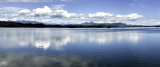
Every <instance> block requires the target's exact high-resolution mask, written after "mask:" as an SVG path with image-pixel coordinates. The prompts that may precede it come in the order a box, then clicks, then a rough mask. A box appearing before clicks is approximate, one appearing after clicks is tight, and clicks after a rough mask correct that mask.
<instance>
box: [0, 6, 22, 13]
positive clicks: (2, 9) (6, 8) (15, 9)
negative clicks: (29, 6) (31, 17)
mask: <svg viewBox="0 0 160 67" xmlns="http://www.w3.org/2000/svg"><path fill="white" fill-rule="evenodd" d="M23 9H24V8H18V7H1V8H0V10H1V11H14V12H15V11H19V10H23Z"/></svg>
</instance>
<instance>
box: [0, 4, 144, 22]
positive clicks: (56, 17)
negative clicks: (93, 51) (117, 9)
mask: <svg viewBox="0 0 160 67" xmlns="http://www.w3.org/2000/svg"><path fill="white" fill-rule="evenodd" d="M60 6H64V5H60ZM60 8H61V7H57V9H56V10H54V9H51V8H50V7H48V6H44V8H36V9H33V10H29V9H21V10H20V11H18V12H15V13H14V14H12V15H11V14H7V15H6V16H9V15H10V17H15V16H16V17H18V16H20V17H24V18H25V19H26V17H34V18H39V20H40V21H41V22H50V23H52V22H55V23H83V22H86V21H91V20H92V21H95V22H97V23H104V22H105V23H117V22H122V23H129V22H134V21H137V20H138V19H143V18H145V17H144V16H143V15H139V14H137V13H132V14H129V15H117V14H112V13H105V12H97V13H92V14H77V13H69V12H68V11H66V10H62V9H60ZM0 15H5V14H0ZM42 20H45V21H42Z"/></svg>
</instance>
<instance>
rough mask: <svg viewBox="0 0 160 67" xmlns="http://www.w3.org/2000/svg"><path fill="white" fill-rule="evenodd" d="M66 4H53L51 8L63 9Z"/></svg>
mask: <svg viewBox="0 0 160 67" xmlns="http://www.w3.org/2000/svg"><path fill="white" fill-rule="evenodd" d="M65 6H66V5H64V4H61V5H53V7H52V8H51V9H58V10H59V9H63V8H64V7H65Z"/></svg>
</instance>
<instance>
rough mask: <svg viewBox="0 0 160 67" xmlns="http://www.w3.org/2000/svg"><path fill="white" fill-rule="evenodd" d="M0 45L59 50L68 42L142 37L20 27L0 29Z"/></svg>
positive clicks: (110, 41) (121, 39)
mask: <svg viewBox="0 0 160 67" xmlns="http://www.w3.org/2000/svg"><path fill="white" fill-rule="evenodd" d="M0 30H1V32H0V46H2V47H6V48H15V47H25V46H29V45H30V46H34V47H36V48H42V49H44V50H47V49H49V48H51V49H56V50H61V49H62V47H63V46H65V45H67V44H68V43H76V42H77V43H80V42H82V43H83V42H90V43H92V42H93V43H97V44H107V43H112V42H122V41H128V42H133V43H136V42H138V40H139V39H140V38H141V37H142V36H141V34H139V33H137V32H127V31H119V32H105V31H102V32H95V31H94V30H91V31H88V32H85V31H83V30H82V31H77V30H72V29H51V28H43V29H37V28H34V29H33V28H28V29H27V28H24V29H23V28H21V29H16V28H13V29H5V28H1V29H0Z"/></svg>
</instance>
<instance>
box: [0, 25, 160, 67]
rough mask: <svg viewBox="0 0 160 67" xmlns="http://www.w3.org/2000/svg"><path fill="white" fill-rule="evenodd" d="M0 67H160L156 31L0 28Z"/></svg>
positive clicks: (159, 37) (159, 39) (159, 40)
mask: <svg viewBox="0 0 160 67" xmlns="http://www.w3.org/2000/svg"><path fill="white" fill-rule="evenodd" d="M0 67H160V28H143V27H142V28H136V27H135V28H110V29H107V28H73V29H71V28H0Z"/></svg>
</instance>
